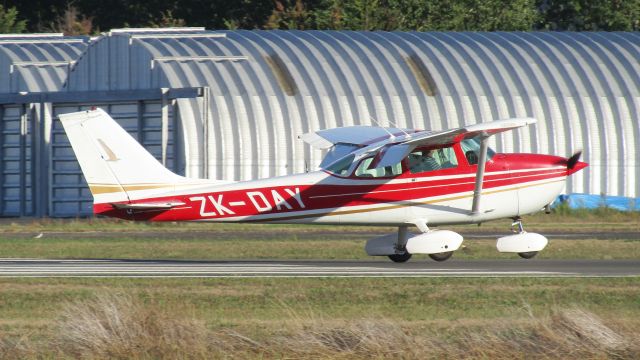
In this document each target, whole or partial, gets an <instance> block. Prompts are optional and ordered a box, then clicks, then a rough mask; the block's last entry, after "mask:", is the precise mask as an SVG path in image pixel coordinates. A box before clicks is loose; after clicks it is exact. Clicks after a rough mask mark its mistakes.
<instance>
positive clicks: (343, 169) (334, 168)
mask: <svg viewBox="0 0 640 360" xmlns="http://www.w3.org/2000/svg"><path fill="white" fill-rule="evenodd" d="M355 157H356V156H355V155H353V154H351V155H349V156H347V157H345V158H344V159H342V160H338V161H336V162H335V163H333V164H331V165H329V166H327V167H326V170H327V171H330V172H332V173H334V174H336V175H340V176H347V175H349V168H350V167H351V163H353V159H354V158H355Z"/></svg>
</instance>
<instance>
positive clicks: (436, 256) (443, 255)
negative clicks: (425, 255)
mask: <svg viewBox="0 0 640 360" xmlns="http://www.w3.org/2000/svg"><path fill="white" fill-rule="evenodd" d="M451 255H453V251H447V252H441V253H437V254H429V257H430V258H431V259H433V260H435V261H445V260H448V259H449V258H450V257H451Z"/></svg>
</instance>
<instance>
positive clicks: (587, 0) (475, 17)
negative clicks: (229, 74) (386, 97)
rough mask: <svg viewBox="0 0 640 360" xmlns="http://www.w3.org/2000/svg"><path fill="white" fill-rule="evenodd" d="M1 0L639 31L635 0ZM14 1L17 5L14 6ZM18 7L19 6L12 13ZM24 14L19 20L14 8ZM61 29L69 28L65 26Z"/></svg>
mask: <svg viewBox="0 0 640 360" xmlns="http://www.w3.org/2000/svg"><path fill="white" fill-rule="evenodd" d="M69 1H70V0H30V1H24V0H4V3H5V4H6V5H7V6H10V7H9V8H8V10H7V11H4V8H2V7H0V9H2V11H1V12H0V16H1V18H0V30H2V31H7V30H5V28H6V27H7V25H6V24H8V23H9V22H11V21H12V22H11V24H12V25H9V26H13V27H14V28H10V29H11V31H22V30H24V28H25V26H27V24H28V30H29V31H47V30H51V28H52V26H51V24H58V23H60V19H61V15H60V14H65V15H69V14H66V13H65V11H67V10H68V9H74V11H75V14H74V16H75V17H73V19H71V18H69V19H68V20H67V21H66V22H67V23H70V24H71V25H74V24H75V25H74V26H75V28H74V29H75V30H74V31H73V33H82V32H86V31H87V25H91V29H90V31H91V32H95V31H97V29H112V28H118V27H125V26H128V27H145V26H155V27H158V26H204V27H206V28H208V29H226V28H230V29H323V30H327V29H336V30H389V31H390V30H402V31H433V30H436V31H519V30H521V31H531V30H558V31H563V30H570V31H590V30H604V31H614V30H621V31H637V30H640V0H236V1H229V0H72V2H69ZM16 9H17V11H16ZM18 12H19V13H18ZM18 14H19V15H20V17H21V18H22V19H25V20H27V22H26V23H25V21H24V20H19V19H18V18H17V15H18ZM65 32H67V31H65Z"/></svg>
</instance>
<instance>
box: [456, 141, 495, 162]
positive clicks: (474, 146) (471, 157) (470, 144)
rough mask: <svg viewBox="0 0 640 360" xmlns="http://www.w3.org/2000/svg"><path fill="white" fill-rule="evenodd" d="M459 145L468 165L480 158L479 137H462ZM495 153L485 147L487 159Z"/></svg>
mask: <svg viewBox="0 0 640 360" xmlns="http://www.w3.org/2000/svg"><path fill="white" fill-rule="evenodd" d="M460 147H461V148H462V152H463V153H464V156H465V157H466V158H467V162H468V163H469V165H475V164H477V163H478V161H479V159H480V137H479V136H476V137H473V138H469V139H464V140H462V141H461V142H460ZM495 154H496V152H495V151H493V150H491V148H488V149H487V161H489V160H491V159H492V158H493V156H494V155H495Z"/></svg>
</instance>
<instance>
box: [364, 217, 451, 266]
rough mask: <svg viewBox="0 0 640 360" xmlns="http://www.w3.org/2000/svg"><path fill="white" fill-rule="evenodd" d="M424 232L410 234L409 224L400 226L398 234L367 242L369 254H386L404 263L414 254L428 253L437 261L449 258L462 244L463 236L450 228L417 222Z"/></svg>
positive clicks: (394, 260)
mask: <svg viewBox="0 0 640 360" xmlns="http://www.w3.org/2000/svg"><path fill="white" fill-rule="evenodd" d="M416 225H417V226H418V228H419V229H420V231H422V234H418V235H415V234H410V233H409V232H408V231H407V226H400V227H399V228H398V234H397V235H395V234H389V235H385V236H381V237H378V238H375V239H371V240H369V241H368V242H367V246H366V247H365V250H366V251H367V254H369V255H373V256H376V255H378V256H379V255H384V256H387V257H388V258H389V259H391V261H393V262H396V263H404V262H407V261H409V259H411V256H412V254H427V255H429V257H430V258H431V259H433V260H435V261H445V260H447V259H449V258H450V257H451V256H452V255H453V252H454V251H455V250H457V249H458V248H460V245H461V244H462V236H461V235H460V234H458V233H455V232H453V231H449V230H430V229H429V228H428V227H427V225H426V222H419V223H417V224H416Z"/></svg>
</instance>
